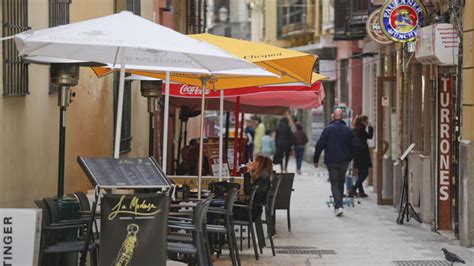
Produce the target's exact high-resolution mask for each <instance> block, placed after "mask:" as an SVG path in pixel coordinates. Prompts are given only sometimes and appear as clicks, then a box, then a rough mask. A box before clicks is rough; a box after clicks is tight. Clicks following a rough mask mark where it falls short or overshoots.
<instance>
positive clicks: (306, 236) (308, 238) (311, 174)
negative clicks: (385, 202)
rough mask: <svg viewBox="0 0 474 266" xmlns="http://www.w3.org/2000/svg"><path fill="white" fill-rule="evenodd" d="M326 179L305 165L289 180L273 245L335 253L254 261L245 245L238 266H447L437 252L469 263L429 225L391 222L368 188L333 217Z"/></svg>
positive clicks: (471, 261)
mask: <svg viewBox="0 0 474 266" xmlns="http://www.w3.org/2000/svg"><path fill="white" fill-rule="evenodd" d="M294 164H295V163H294V160H292V161H290V167H289V170H290V172H291V171H294V167H295V166H294ZM277 169H278V168H277V167H275V170H277ZM327 176H328V175H327V172H326V170H325V169H314V168H313V166H312V165H311V164H308V163H305V164H304V165H303V175H297V176H295V184H294V189H295V191H294V192H293V196H292V202H291V220H292V232H288V230H287V223H286V211H278V212H277V215H276V216H277V218H276V228H277V237H276V238H275V240H274V241H275V245H276V246H278V247H280V249H281V248H289V247H291V248H292V249H293V250H296V249H298V248H299V249H304V250H319V251H334V253H335V254H321V253H318V252H317V251H316V252H315V253H316V255H311V254H277V255H276V256H275V257H273V256H272V254H271V250H270V248H268V247H267V248H265V249H264V250H263V254H261V255H260V259H259V261H255V259H254V257H253V248H250V249H247V246H246V245H245V246H244V250H243V252H242V265H449V264H445V263H444V255H443V253H442V251H441V248H446V249H448V250H449V251H451V252H454V253H456V254H458V255H459V256H460V257H462V258H464V259H465V260H466V263H467V265H474V249H466V248H463V247H460V246H458V245H456V244H453V241H451V240H449V239H448V238H446V237H444V236H442V235H440V234H438V233H435V232H432V231H431V229H430V226H429V225H426V224H418V223H417V222H416V221H414V220H412V221H410V222H408V223H407V224H404V225H398V224H396V223H395V219H396V217H397V215H398V213H397V210H396V209H395V208H393V207H391V206H378V205H377V204H376V195H375V194H374V193H372V192H371V191H372V188H367V189H366V192H368V194H369V198H367V199H361V200H360V202H361V203H360V204H356V205H355V207H349V208H347V207H346V208H345V209H344V216H343V217H340V218H339V217H335V216H334V214H333V210H332V208H328V207H327V205H326V201H327V200H328V198H329V195H330V185H329V183H328V182H327ZM245 243H246V241H245ZM267 245H269V243H268V240H267ZM287 253H298V252H296V251H294V252H287ZM300 253H304V252H300ZM417 262H418V264H416V263H417ZM215 265H231V263H230V259H229V257H228V255H227V253H225V252H224V254H223V256H222V257H221V258H220V259H217V260H216V261H215Z"/></svg>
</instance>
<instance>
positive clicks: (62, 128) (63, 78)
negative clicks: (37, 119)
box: [50, 63, 79, 199]
mask: <svg viewBox="0 0 474 266" xmlns="http://www.w3.org/2000/svg"><path fill="white" fill-rule="evenodd" d="M50 80H51V83H52V84H54V85H57V86H59V91H58V106H59V158H58V161H59V165H58V199H61V198H62V197H63V195H64V161H65V150H66V109H67V107H68V106H69V104H70V103H71V100H72V98H73V97H74V96H75V93H74V92H71V90H70V88H71V87H72V86H76V85H77V83H78V81H79V64H75V63H72V64H51V67H50Z"/></svg>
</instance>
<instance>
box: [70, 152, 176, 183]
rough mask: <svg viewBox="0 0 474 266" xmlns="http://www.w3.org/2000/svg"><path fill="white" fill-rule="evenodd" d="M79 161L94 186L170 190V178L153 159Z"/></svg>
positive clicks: (79, 157)
mask: <svg viewBox="0 0 474 266" xmlns="http://www.w3.org/2000/svg"><path fill="white" fill-rule="evenodd" d="M77 161H78V162H79V164H80V165H81V167H82V169H83V170H84V172H85V173H86V175H87V176H88V177H89V180H90V181H91V182H92V184H93V185H95V186H98V187H102V188H114V187H117V188H163V189H166V188H169V186H170V185H171V182H170V180H169V179H168V177H167V176H166V175H165V174H164V173H163V171H162V170H161V168H160V167H159V166H158V164H157V162H156V161H155V160H154V159H153V158H152V157H148V158H119V159H114V158H84V157H81V156H78V157H77Z"/></svg>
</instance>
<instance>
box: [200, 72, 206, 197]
mask: <svg viewBox="0 0 474 266" xmlns="http://www.w3.org/2000/svg"><path fill="white" fill-rule="evenodd" d="M201 82H202V92H201V94H202V95H201V125H200V133H199V162H198V200H200V199H201V186H202V184H201V182H202V162H203V159H204V158H203V157H204V154H203V151H204V117H205V114H204V112H205V108H206V106H205V105H206V82H207V78H203V79H202V80H201Z"/></svg>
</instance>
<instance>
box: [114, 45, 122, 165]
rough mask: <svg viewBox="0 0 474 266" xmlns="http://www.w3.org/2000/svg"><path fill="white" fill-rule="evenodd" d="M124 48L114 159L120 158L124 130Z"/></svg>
mask: <svg viewBox="0 0 474 266" xmlns="http://www.w3.org/2000/svg"><path fill="white" fill-rule="evenodd" d="M124 49H125V48H123V47H120V79H119V94H118V101H117V122H116V124H115V146H114V158H116V159H117V158H119V156H120V138H121V133H122V132H121V131H122V130H121V129H122V115H123V91H124V87H125V64H124V57H125V52H124Z"/></svg>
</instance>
